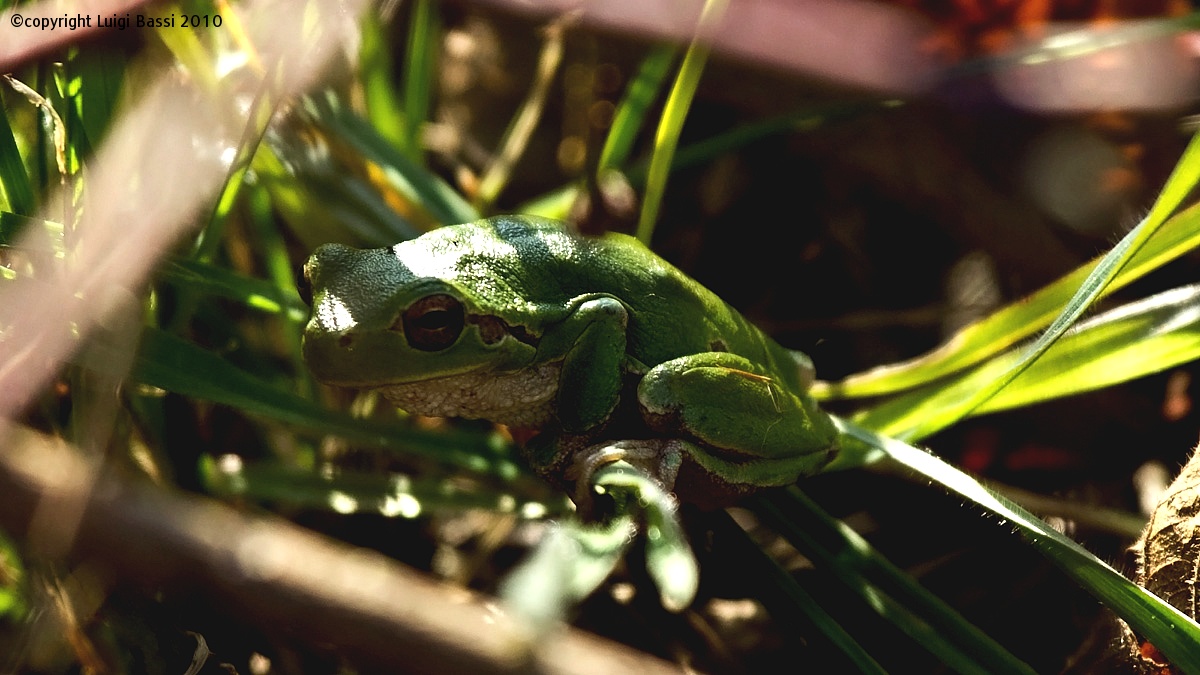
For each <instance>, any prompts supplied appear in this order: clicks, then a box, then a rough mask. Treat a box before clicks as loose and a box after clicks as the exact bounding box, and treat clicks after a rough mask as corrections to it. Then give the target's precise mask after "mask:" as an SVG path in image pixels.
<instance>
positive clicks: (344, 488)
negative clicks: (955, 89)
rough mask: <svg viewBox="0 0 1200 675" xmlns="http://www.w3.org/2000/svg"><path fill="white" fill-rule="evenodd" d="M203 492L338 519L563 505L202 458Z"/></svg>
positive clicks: (557, 509) (363, 474) (443, 483)
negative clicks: (350, 515) (323, 513)
mask: <svg viewBox="0 0 1200 675" xmlns="http://www.w3.org/2000/svg"><path fill="white" fill-rule="evenodd" d="M200 472H201V478H202V480H203V481H204V485H205V489H207V490H208V491H209V492H211V493H213V494H216V495H218V496H222V497H249V498H251V499H255V500H260V501H275V502H283V503H286V504H289V505H293V506H302V507H307V508H319V509H325V510H328V511H335V512H337V513H343V514H345V513H378V514H381V515H384V516H387V517H389V518H393V517H397V516H399V517H402V518H415V517H417V515H419V514H421V513H424V512H427V511H447V510H459V511H461V510H465V509H486V510H488V511H492V512H494V513H513V512H516V513H522V512H524V513H526V514H530V515H536V516H542V515H547V514H550V515H561V514H563V513H565V512H566V511H567V508H566V499H565V498H559V499H556V500H553V501H552V503H543V502H540V501H526V502H525V503H523V504H522V503H518V502H517V499H516V497H517V496H516V495H512V494H507V493H504V492H500V491H496V490H495V489H492V488H490V487H489V488H481V487H476V488H475V489H472V488H471V487H470V486H456V485H454V484H453V483H452V482H450V481H448V480H447V477H446V476H442V477H426V476H409V475H405V474H396V473H380V472H377V471H371V472H367V471H353V470H347V469H338V470H337V471H336V472H334V473H332V474H329V473H325V472H317V471H313V470H310V469H300V468H296V467H294V466H287V465H283V464H278V463H274V462H258V463H252V464H242V463H240V462H238V463H232V462H231V463H220V462H217V461H215V460H213V459H212V458H211V457H209V456H205V460H203V465H202V466H201V468H200Z"/></svg>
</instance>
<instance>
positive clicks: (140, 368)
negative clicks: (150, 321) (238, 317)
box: [81, 328, 528, 481]
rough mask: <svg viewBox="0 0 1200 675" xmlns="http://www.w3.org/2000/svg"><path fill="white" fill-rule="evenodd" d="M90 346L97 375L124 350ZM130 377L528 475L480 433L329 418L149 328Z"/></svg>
mask: <svg viewBox="0 0 1200 675" xmlns="http://www.w3.org/2000/svg"><path fill="white" fill-rule="evenodd" d="M102 342H103V343H102ZM97 343H98V344H97V345H96V348H95V349H94V350H92V351H91V355H92V357H93V358H92V359H90V360H89V361H88V362H87V363H84V364H81V365H84V366H85V367H88V368H93V369H97V370H104V369H105V368H107V367H108V364H109V362H116V361H119V359H115V358H113V359H109V358H105V353H106V352H105V350H106V349H107V350H121V349H124V348H125V347H124V346H123V345H119V344H108V343H107V342H106V341H102V340H97ZM101 343H102V344H101ZM133 378H134V379H135V380H136V381H137V382H140V383H143V384H147V385H150V386H152V387H158V388H159V389H164V390H166V391H170V392H174V393H177V394H181V395H183V396H189V397H191V398H196V399H200V400H204V401H212V402H214V403H219V404H222V405H227V406H230V407H233V408H237V409H239V410H241V411H243V412H245V413H246V414H248V415H253V416H256V417H260V418H264V419H270V420H275V421H278V422H283V423H285V424H288V425H291V426H293V427H295V428H299V429H307V430H309V431H313V432H316V433H323V434H334V435H337V436H339V437H341V438H344V439H346V440H349V441H353V442H355V443H362V444H365V445H370V446H374V447H382V448H390V449H394V450H398V451H401V452H404V453H406V454H409V455H413V456H416V457H421V458H425V459H429V460H432V461H434V462H437V463H440V464H443V465H447V466H455V467H459V468H461V469H464V470H467V471H470V472H472V473H475V474H478V475H480V476H494V477H497V478H500V479H502V480H504V481H513V480H518V479H519V478H521V477H522V476H527V475H528V474H527V472H526V471H525V470H524V469H523V468H522V467H521V465H520V464H518V463H516V462H514V461H513V460H512V459H510V458H509V457H506V456H505V455H511V454H512V449H511V448H501V449H498V448H497V446H495V445H494V444H492V443H490V442H489V441H487V440H486V439H485V438H484V437H483V436H482V435H480V434H468V433H451V432H444V433H431V432H423V431H418V430H414V429H405V428H403V427H399V426H396V425H384V424H378V423H374V422H371V421H368V420H361V419H355V418H353V417H350V416H348V415H342V414H339V413H335V412H333V411H330V410H327V409H325V408H322V407H321V406H319V405H317V404H315V403H313V402H312V401H308V400H306V399H302V398H300V397H299V396H296V395H295V394H292V393H290V392H287V391H283V390H282V389H279V388H277V387H274V386H272V385H271V384H268V383H267V382H265V381H263V380H261V379H259V378H258V377H255V376H253V375H251V374H249V373H247V372H246V371H244V370H241V369H239V368H237V367H236V366H234V365H233V364H231V363H230V362H229V361H227V360H226V359H223V358H221V357H220V356H218V355H217V354H214V353H212V352H208V351H205V350H203V349H200V348H199V347H197V346H196V345H194V344H192V343H190V342H187V341H186V340H183V339H182V338H179V337H176V336H174V335H172V334H170V333H167V332H165V331H161V330H158V329H155V328H146V329H145V330H144V332H143V334H142V344H141V348H140V349H139V351H138V355H137V359H136V362H135V364H134V369H133Z"/></svg>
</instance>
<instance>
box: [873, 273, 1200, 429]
mask: <svg viewBox="0 0 1200 675" xmlns="http://www.w3.org/2000/svg"><path fill="white" fill-rule="evenodd" d="M1020 358H1021V350H1020V349H1013V350H1010V351H1009V352H1006V353H1004V354H1002V355H1000V356H997V357H995V358H993V359H991V360H989V361H988V362H987V363H985V364H982V365H980V366H977V367H975V368H974V369H971V370H969V371H967V372H965V373H962V374H960V375H956V376H955V377H954V378H952V379H951V380H948V381H939V382H938V383H936V384H933V385H929V386H926V387H922V388H918V389H915V390H913V391H910V392H905V393H904V394H901V395H899V396H897V397H895V398H893V399H890V400H888V401H886V402H884V403H882V404H880V405H877V406H874V407H872V408H870V409H869V410H866V411H865V412H863V413H862V414H861V415H858V416H856V417H855V418H854V419H855V421H856V422H857V423H859V424H862V425H863V426H866V427H868V428H871V429H874V430H876V431H878V432H879V433H882V434H888V435H892V436H905V435H907V434H909V433H913V431H912V430H914V429H917V428H918V427H919V426H920V425H921V424H922V421H923V420H927V419H929V418H931V417H936V416H937V415H938V414H939V411H940V410H943V409H945V408H947V407H949V406H950V405H951V404H952V403H953V402H954V401H955V400H956V399H957V398H960V397H961V396H962V393H961V392H963V391H968V390H972V389H981V388H983V387H984V386H986V384H987V383H989V382H993V381H995V380H996V378H998V377H1000V376H1001V375H1002V374H1003V373H1005V372H1008V371H1009V370H1010V369H1011V368H1012V367H1013V365H1014V364H1015V363H1017V361H1018V360H1019V359H1020ZM1196 359H1200V286H1197V285H1193V286H1185V287H1182V288H1176V289H1173V290H1170V291H1165V292H1163V293H1159V294H1157V295H1154V296H1152V297H1149V298H1146V299H1144V300H1139V301H1137V302H1132V303H1129V304H1128V305H1123V306H1121V307H1117V308H1115V309H1112V310H1110V311H1108V312H1105V313H1104V314H1100V315H1098V316H1095V317H1092V318H1090V319H1088V320H1086V321H1083V322H1081V323H1079V324H1078V325H1077V326H1075V327H1074V328H1072V329H1071V330H1070V331H1069V332H1067V333H1066V334H1065V335H1063V337H1061V338H1060V339H1059V340H1058V342H1057V343H1056V344H1055V345H1054V346H1053V348H1051V349H1050V350H1049V351H1047V352H1046V353H1045V354H1044V355H1042V357H1041V358H1040V359H1038V360H1037V361H1035V362H1034V363H1033V364H1032V365H1030V366H1029V368H1028V369H1026V370H1025V371H1024V372H1023V373H1021V375H1020V376H1019V377H1017V378H1016V379H1014V380H1013V381H1012V382H1010V383H1009V385H1008V386H1007V387H1005V388H1004V389H1002V390H1001V391H999V392H998V393H997V394H996V395H995V396H994V397H992V398H991V399H989V400H988V401H986V402H984V403H983V404H982V405H980V406H979V407H978V408H976V409H975V410H974V411H972V414H974V415H979V414H984V413H989V412H996V411H1000V410H1007V409H1010V408H1015V407H1018V406H1024V405H1032V404H1035V403H1040V402H1043V401H1047V400H1050V399H1053V398H1059V397H1062V396H1070V395H1072V394H1078V393H1082V392H1086V391H1092V390H1094V389H1099V388H1102V387H1107V386H1111V385H1114V384H1118V383H1121V382H1125V381H1128V380H1132V379H1135V378H1138V377H1142V376H1145V375H1149V374H1152V373H1157V372H1161V371H1163V370H1166V369H1168V368H1172V367H1175V366H1178V365H1181V364H1184V363H1188V362H1190V361H1194V360H1196Z"/></svg>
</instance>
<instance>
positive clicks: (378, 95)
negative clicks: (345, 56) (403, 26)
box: [358, 12, 408, 148]
mask: <svg viewBox="0 0 1200 675" xmlns="http://www.w3.org/2000/svg"><path fill="white" fill-rule="evenodd" d="M359 36H360V39H361V41H362V42H361V44H360V46H359V49H358V62H359V68H358V72H359V77H360V78H361V79H362V88H363V102H364V104H365V106H366V111H367V119H369V120H371V124H372V126H374V127H375V129H376V130H378V131H379V135H380V137H382V138H384V139H386V140H387V142H388V143H391V144H392V145H395V146H397V147H400V148H405V147H406V139H407V138H408V130H407V126H408V122H407V120H405V118H404V106H403V104H402V103H401V101H400V97H399V96H398V95H397V93H396V78H395V74H394V73H393V67H392V65H393V64H392V54H391V51H390V41H389V39H388V34H387V26H386V25H385V24H384V23H383V22H382V21H381V20H380V17H379V15H378V13H375V12H364V13H363V19H362V28H361V30H360V31H359Z"/></svg>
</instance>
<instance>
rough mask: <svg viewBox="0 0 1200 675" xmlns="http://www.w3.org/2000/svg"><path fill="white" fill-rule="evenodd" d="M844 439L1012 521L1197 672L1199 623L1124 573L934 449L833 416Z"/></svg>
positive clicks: (1060, 564)
mask: <svg viewBox="0 0 1200 675" xmlns="http://www.w3.org/2000/svg"><path fill="white" fill-rule="evenodd" d="M836 422H837V424H838V427H839V429H840V430H841V432H842V433H843V434H844V435H845V436H846V438H847V439H848V440H850V441H851V442H855V443H863V444H865V445H868V446H871V447H873V448H875V449H876V450H877V451H878V452H882V453H884V454H886V455H887V456H888V457H889V458H891V459H892V460H894V461H896V462H897V463H899V464H900V465H902V466H904V467H905V468H906V469H907V470H909V471H911V472H913V473H916V474H917V475H920V476H922V477H923V478H926V479H928V480H930V481H932V482H934V483H936V484H938V485H941V486H942V487H943V488H945V489H946V490H948V491H950V492H951V493H954V494H956V495H959V496H960V497H962V498H964V499H966V500H968V501H970V502H972V503H974V504H976V505H978V506H979V507H980V508H982V509H983V510H984V511H985V512H987V513H988V514H990V515H992V516H993V517H995V518H996V519H997V520H998V522H999V523H1001V524H1005V525H1007V526H1010V527H1012V528H1013V529H1014V530H1015V531H1016V532H1017V534H1019V535H1020V536H1021V537H1022V538H1023V539H1025V540H1026V541H1027V542H1028V543H1029V544H1030V545H1031V546H1033V547H1034V548H1035V549H1037V550H1038V551H1039V552H1040V553H1042V554H1044V555H1045V556H1046V557H1047V559H1049V560H1050V561H1051V562H1053V563H1054V564H1055V565H1057V566H1058V567H1059V568H1060V569H1062V570H1063V572H1065V573H1066V575H1067V576H1068V577H1070V578H1071V579H1073V580H1074V581H1075V582H1076V583H1078V584H1079V585H1080V586H1081V587H1082V588H1084V589H1085V590H1087V591H1088V592H1089V593H1091V594H1092V595H1093V596H1095V597H1096V599H1097V600H1099V601H1100V602H1102V603H1104V604H1105V605H1107V606H1108V607H1109V608H1110V609H1112V610H1113V611H1114V612H1116V614H1117V615H1118V616H1120V617H1121V618H1122V619H1124V620H1125V621H1126V622H1127V623H1128V624H1129V625H1130V626H1132V627H1133V628H1134V630H1136V631H1138V632H1139V633H1140V634H1141V635H1142V636H1144V637H1145V638H1147V639H1148V640H1150V641H1151V642H1152V643H1154V646H1155V647H1157V648H1158V649H1159V650H1160V651H1161V652H1162V653H1163V654H1165V655H1166V656H1167V658H1169V659H1170V660H1171V663H1172V665H1174V666H1175V667H1176V668H1178V669H1179V670H1181V671H1182V672H1185V673H1200V624H1197V623H1196V622H1195V621H1193V620H1192V619H1190V618H1189V617H1187V616H1186V615H1185V614H1183V613H1182V612H1180V611H1179V610H1178V609H1176V608H1175V607H1172V606H1171V605H1169V604H1167V603H1166V602H1164V601H1163V600H1162V599H1161V598H1159V597H1158V596H1156V595H1154V594H1153V593H1150V592H1149V591H1147V590H1145V589H1144V588H1141V587H1140V586H1138V585H1137V584H1134V583H1133V582H1132V581H1130V580H1128V579H1126V578H1125V577H1124V576H1122V575H1121V574H1120V573H1119V572H1117V571H1116V570H1114V569H1113V568H1112V567H1109V565H1108V564H1107V563H1105V562H1104V561H1102V560H1100V559H1099V558H1097V557H1096V556H1094V555H1092V554H1091V553H1090V552H1089V551H1088V550H1087V549H1085V548H1083V547H1082V546H1080V545H1079V544H1078V543H1076V542H1075V541H1074V540H1072V539H1070V538H1069V537H1067V536H1065V535H1063V534H1062V533H1061V532H1058V531H1057V530H1055V529H1054V528H1052V527H1050V526H1049V525H1047V524H1046V523H1045V522H1044V521H1042V520H1041V519H1040V518H1038V517H1036V516H1034V515H1033V514H1031V513H1029V512H1028V511H1026V510H1024V509H1022V508H1021V507H1019V506H1017V505H1015V504H1013V503H1012V502H1011V501H1009V500H1008V499H1006V498H1005V497H1003V496H1000V495H998V494H995V493H993V492H991V491H990V490H988V489H987V488H986V487H984V486H983V485H981V484H979V483H978V482H977V481H976V480H975V479H973V478H971V477H970V476H968V475H967V474H965V473H963V472H962V471H961V470H959V469H957V468H955V467H954V466H951V465H950V464H948V463H946V462H945V461H943V460H941V459H939V458H937V457H935V456H934V455H932V454H930V453H928V452H925V451H924V450H919V449H917V448H915V447H913V446H911V445H908V444H906V443H904V442H902V441H899V440H896V439H893V438H890V437H887V436H882V435H880V434H877V433H875V432H874V431H871V430H870V429H867V428H865V427H862V426H859V425H857V424H855V423H853V422H849V421H846V420H843V419H836Z"/></svg>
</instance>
